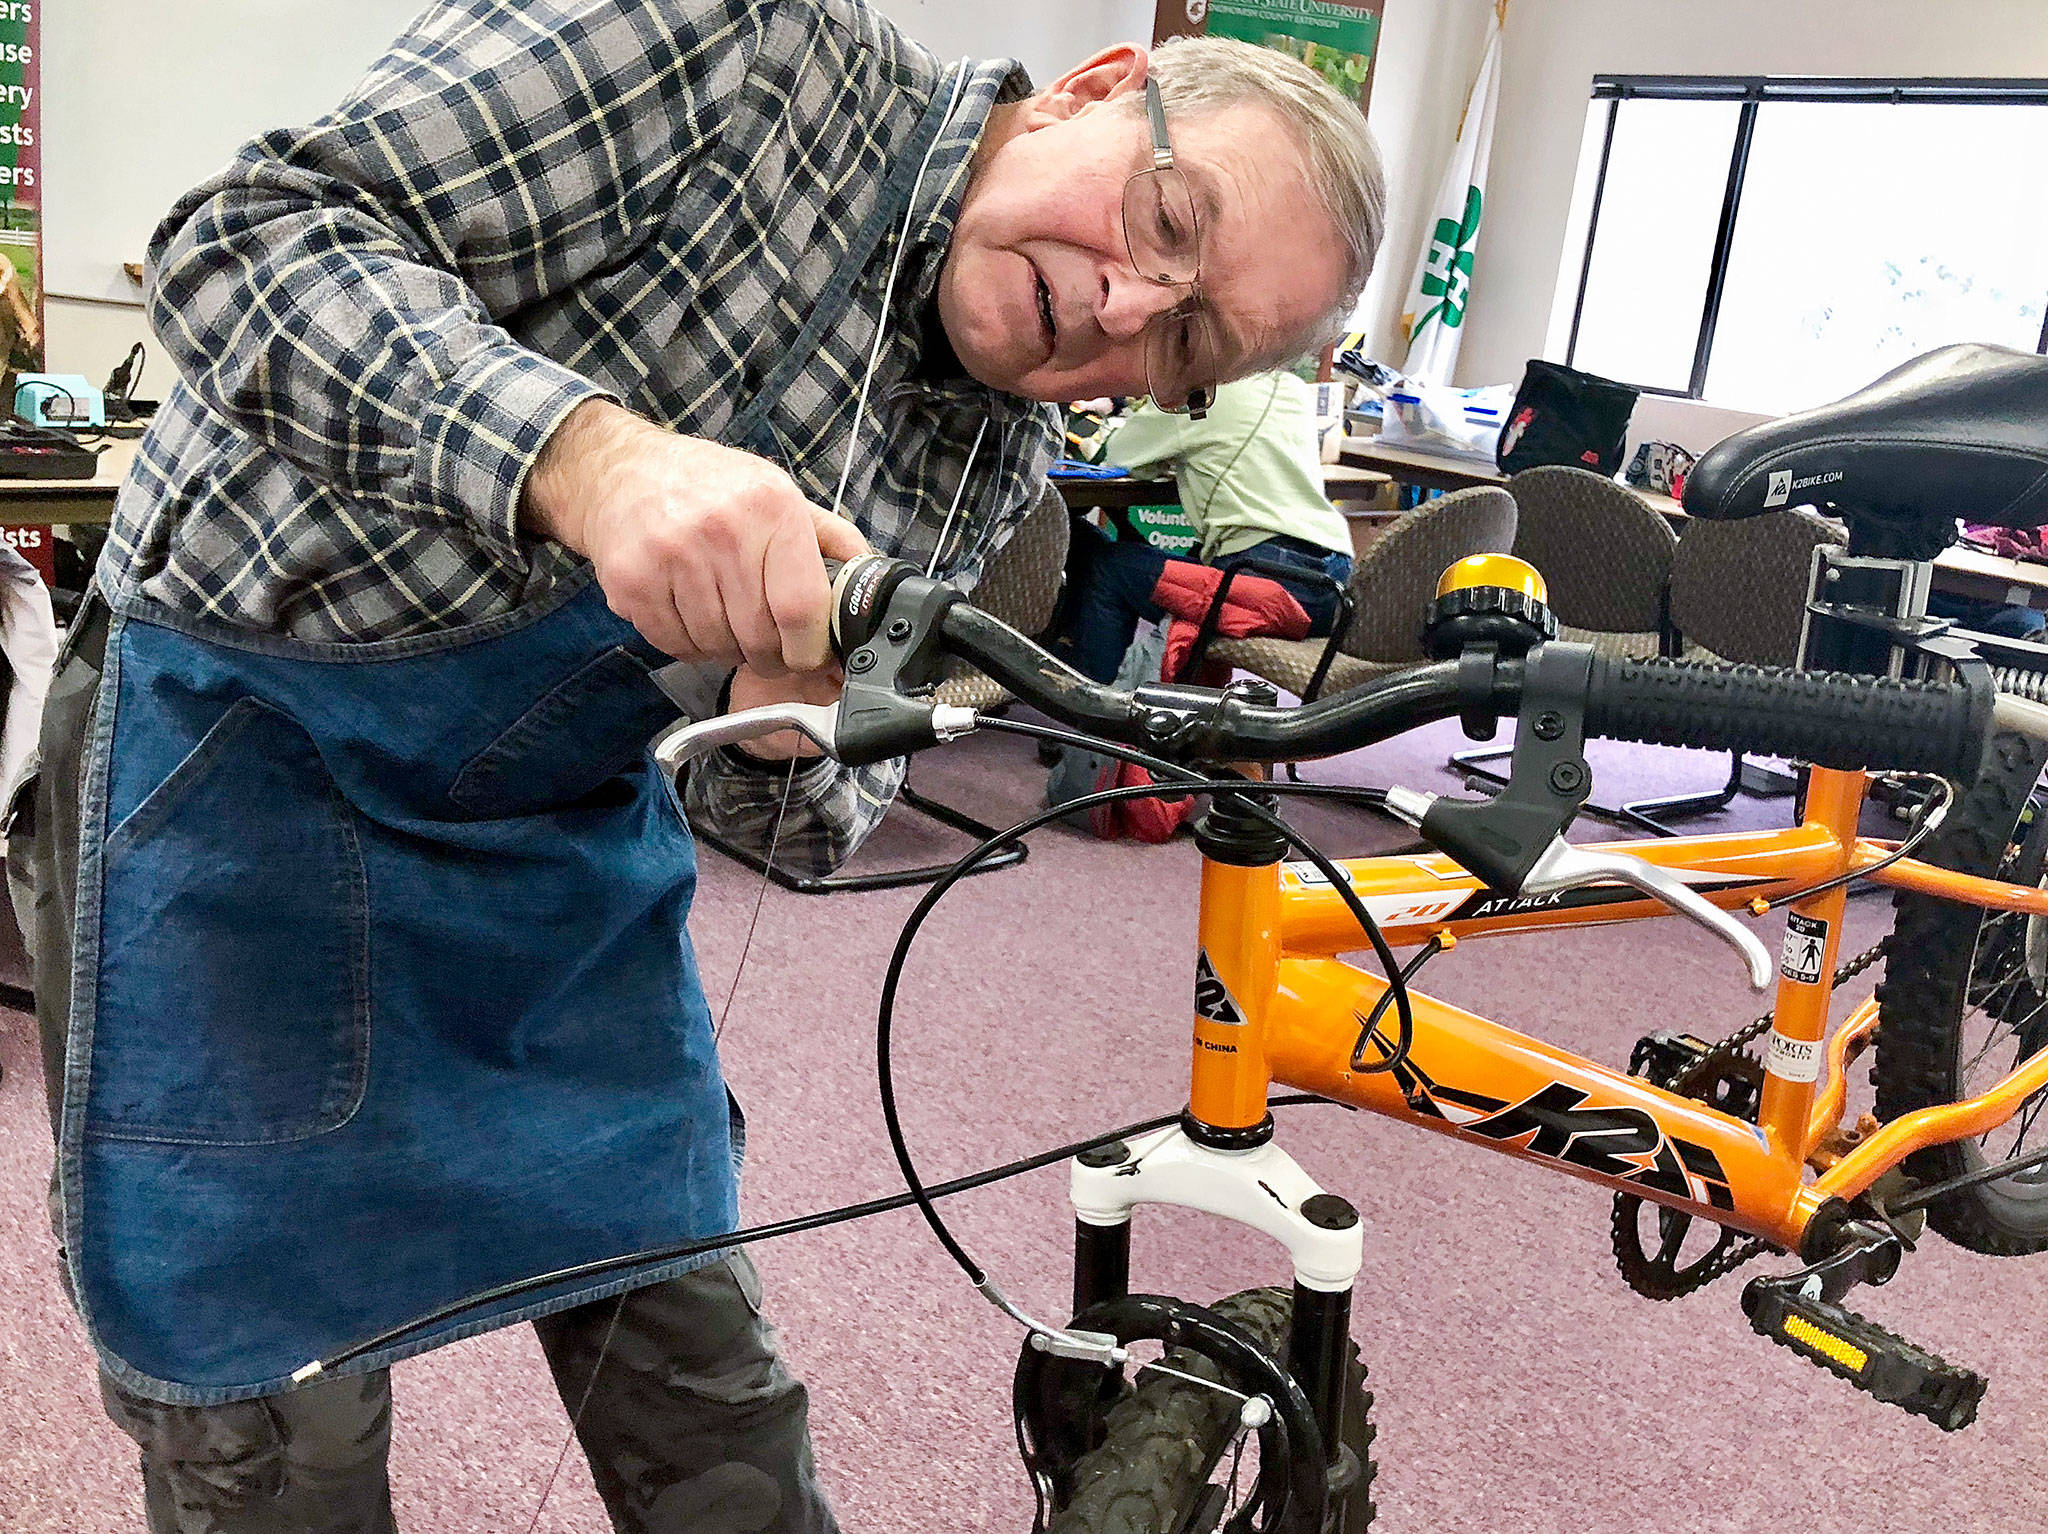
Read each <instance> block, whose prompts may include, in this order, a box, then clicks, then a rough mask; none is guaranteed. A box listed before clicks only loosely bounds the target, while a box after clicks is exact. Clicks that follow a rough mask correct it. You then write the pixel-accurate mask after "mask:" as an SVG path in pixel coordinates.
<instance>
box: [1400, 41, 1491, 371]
mask: <svg viewBox="0 0 2048 1534" xmlns="http://www.w3.org/2000/svg"><path fill="white" fill-rule="evenodd" d="M1499 96H1500V28H1499V26H1498V25H1496V26H1495V27H1494V29H1493V36H1492V37H1491V38H1490V39H1489V40H1488V42H1487V45H1486V58H1485V60H1484V61H1483V62H1482V63H1481V64H1480V66H1479V78H1478V79H1476V80H1474V81H1473V82H1472V95H1471V98H1470V99H1469V100H1468V101H1467V102H1466V103H1465V121H1464V124H1463V125H1462V126H1461V127H1460V128H1459V130H1458V142H1457V145H1456V147H1455V148H1454V149H1453V150H1452V152H1451V163H1450V164H1449V165H1448V166H1446V167H1445V169H1444V179H1443V184H1442V186H1441V187H1439V188H1438V190H1437V194H1436V210H1435V214H1434V216H1433V217H1432V218H1431V220H1430V225H1429V239H1428V243H1427V244H1425V245H1424V246H1423V250H1422V259H1421V261H1419V262H1418V263H1417V264H1416V268H1415V280H1414V281H1413V282H1412V283H1410V284H1409V287H1408V302H1407V303H1406V304H1404V305H1403V306H1402V313H1401V328H1402V329H1403V330H1404V331H1406V332H1407V335H1408V360H1407V361H1406V362H1405V363H1404V364H1403V365H1402V368H1401V371H1402V372H1404V373H1406V374H1407V375H1408V376H1409V377H1410V378H1413V379H1415V380H1417V381H1418V382H1421V383H1439V384H1447V383H1449V382H1450V381H1451V370H1452V369H1453V368H1455V367H1456V366H1457V363H1458V342H1459V341H1460V340H1461V339H1463V337H1464V334H1465V306H1466V304H1467V302H1468V301H1469V300H1470V298H1471V296H1472V260H1473V255H1474V253H1475V252H1476V251H1477V249H1478V246H1479V228H1480V224H1481V222H1482V218H1483V215H1484V213H1485V211H1486V162H1487V159H1488V157H1489V156H1490V154H1491V152H1492V149H1493V109H1494V104H1495V102H1496V101H1497V100H1498V99H1499Z"/></svg>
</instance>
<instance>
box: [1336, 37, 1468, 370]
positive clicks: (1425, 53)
mask: <svg viewBox="0 0 2048 1534" xmlns="http://www.w3.org/2000/svg"><path fill="white" fill-rule="evenodd" d="M1492 21H1493V0H1387V13H1386V19H1385V23H1384V26H1383V27H1382V30H1381V33H1380V51H1379V57H1378V59H1377V60H1376V61H1375V63H1374V66H1373V69H1374V73H1373V84H1372V102H1371V104H1370V106H1369V107H1368V109H1367V112H1366V116H1367V120H1368V121H1370V122H1371V123H1372V129H1373V133H1374V135H1375V136H1376V137H1377V138H1378V139H1379V141H1380V153H1381V154H1382V155H1383V156H1385V158H1386V165H1387V232H1386V238H1385V241H1384V242H1383V243H1382V245H1381V247H1380V257H1379V261H1378V263H1377V264H1376V265H1375V266H1374V267H1373V274H1372V279H1371V281H1369V282H1368V283H1367V284H1366V287H1365V296H1364V298H1363V299H1362V300H1361V301H1360V303H1359V309H1358V315H1359V320H1360V323H1361V325H1362V326H1363V328H1364V329H1365V331H1366V347H1367V350H1368V351H1369V352H1371V354H1372V355H1374V356H1376V357H1379V358H1382V359H1384V360H1387V361H1391V362H1393V363H1395V364H1397V365H1398V364H1399V362H1400V360H1401V357H1402V355H1403V353H1404V352H1405V351H1406V349H1407V347H1406V342H1405V340H1404V338H1403V337H1402V335H1401V306H1402V303H1403V301H1404V300H1405V299H1406V298H1407V296H1408V279H1409V277H1410V276H1411V275H1412V274H1413V273H1414V271H1415V262H1416V258H1417V257H1418V256H1419V255H1420V254H1421V251H1422V243H1423V235H1424V224H1425V222H1426V221H1427V219H1428V217H1429V214H1430V211H1431V205H1432V204H1433V203H1434V202H1435V200H1436V184H1437V181H1438V179H1439V178H1440V177H1441V176H1442V175H1443V170H1444V166H1445V165H1446V164H1447V163H1448V162H1449V160H1450V157H1451V147H1452V145H1453V144H1455V143H1456V142H1457V138H1458V120H1459V118H1460V117H1462V116H1463V115H1464V111H1465V97H1466V94H1467V93H1468V92H1469V91H1470V90H1471V89H1472V77H1473V76H1474V75H1475V74H1477V73H1478V72H1479V59H1480V55H1481V54H1482V53H1484V52H1485V49H1486V38H1487V33H1488V29H1489V27H1490V25H1491V23H1492ZM1468 344H1469V342H1468Z"/></svg>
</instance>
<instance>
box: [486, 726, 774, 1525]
mask: <svg viewBox="0 0 2048 1534" xmlns="http://www.w3.org/2000/svg"><path fill="white" fill-rule="evenodd" d="M796 772H797V763H796V761H795V760H794V759H792V760H791V762H790V764H789V771H788V772H787V773H786V774H785V775H784V776H783V779H782V801H781V803H779V804H778V805H777V806H776V809H775V825H774V829H772V830H771V831H770V832H769V833H768V856H767V859H766V861H765V862H764V863H763V864H762V868H761V883H760V887H759V888H758V889H756V890H755V891H754V910H753V914H752V915H751V916H749V917H748V918H747V933H746V936H745V937H744V938H742V939H741V940H740V957H739V962H738V963H736V964H735V965H733V967H732V984H731V985H730V986H728V987H727V988H726V992H725V1005H724V1006H722V1007H720V1008H719V1009H718V1018H717V1020H716V1021H715V1022H714V1023H713V1024H712V1025H711V1043H712V1046H713V1048H716V1047H717V1044H718V1041H719V1040H720V1039H721V1038H723V1037H724V1035H725V1020H726V1019H727V1018H728V1017H730V1016H731V1015H732V1004H733V999H734V998H735V997H737V996H738V995H739V993H740V976H741V975H743V974H744V973H746V968H747V955H748V954H750V953H752V952H753V950H754V929H755V928H756V927H758V926H760V924H761V906H762V903H763V902H764V901H766V900H767V898H768V883H769V878H768V870H769V869H770V868H773V867H774V866H775V853H776V849H777V848H779V847H780V846H781V845H782V826H783V822H784V821H785V820H787V819H788V817H789V789H790V785H791V784H792V783H794V782H795V781H796ZM632 1293H633V1291H632V1290H631V1289H621V1290H620V1291H619V1297H618V1299H617V1300H615V1301H613V1303H612V1317H611V1320H610V1321H609V1322H608V1323H607V1324H606V1326H605V1329H604V1338H603V1340H602V1341H600V1342H599V1343H598V1345H597V1357H596V1359H595V1360H593V1361H592V1363H591V1365H590V1378H589V1379H587V1380H585V1381H584V1382H583V1394H582V1395H581V1396H579V1397H578V1398H577V1400H576V1409H575V1410H574V1411H573V1412H571V1413H570V1414H569V1430H568V1431H567V1432H566V1433H564V1434H563V1435H562V1447H561V1448H560V1449H558V1450H557V1451H556V1453H555V1463H554V1468H553V1469H551V1470H549V1471H548V1479H547V1484H546V1485H544V1486H542V1487H541V1489H540V1501H539V1502H537V1503H535V1504H534V1509H533V1517H531V1518H530V1519H528V1520H527V1524H526V1531H525V1534H533V1531H534V1530H535V1529H537V1528H539V1527H540V1515H541V1514H542V1513H544V1512H546V1511H547V1506H548V1498H550V1497H552V1496H553V1495H554V1494H555V1482H556V1481H558V1480H560V1479H561V1475H562V1466H563V1465H564V1464H566V1463H567V1462H568V1459H569V1445H571V1444H572V1443H574V1442H575V1441H576V1434H577V1431H578V1430H579V1429H580V1428H581V1427H582V1426H583V1413H584V1411H585V1409H586V1408H588V1407H589V1405H590V1398H591V1397H592V1396H593V1395H595V1394H596V1393H597V1376H598V1371H599V1370H601V1369H603V1368H604V1362H605V1359H606V1357H607V1356H609V1354H610V1353H611V1350H612V1338H613V1337H615V1336H617V1335H618V1330H619V1318H620V1317H621V1316H623V1315H624V1314H625V1313H626V1299H627V1297H628V1296H629V1295H631V1294H632Z"/></svg>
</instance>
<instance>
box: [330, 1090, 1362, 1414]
mask: <svg viewBox="0 0 2048 1534" xmlns="http://www.w3.org/2000/svg"><path fill="white" fill-rule="evenodd" d="M1316 1105H1322V1106H1324V1107H1330V1108H1345V1109H1351V1104H1349V1103H1344V1102H1339V1101H1337V1100H1336V1099H1335V1098H1331V1097H1323V1096H1320V1095H1318V1094H1317V1093H1314V1092H1289V1093H1285V1094H1283V1095H1282V1096H1279V1097H1269V1098H1267V1099H1266V1106H1267V1107H1269V1108H1305V1107H1312V1106H1316ZM1351 1111H1353V1112H1356V1111H1357V1110H1355V1109H1351ZM1179 1122H1180V1114H1179V1113H1177V1112H1175V1113H1162V1114H1160V1115H1159V1116H1158V1117H1156V1118H1149V1119H1140V1120H1139V1121H1138V1122H1137V1123H1135V1124H1126V1125H1124V1126H1123V1127H1122V1128H1121V1129H1111V1130H1107V1131H1105V1132H1103V1133H1101V1134H1098V1135H1092V1136H1090V1137H1089V1138H1088V1139H1086V1140H1076V1141H1074V1142H1073V1143H1072V1144H1071V1145H1062V1146H1059V1147H1057V1148H1055V1149H1053V1150H1048V1151H1039V1152H1037V1153H1036V1154H1035V1155H1030V1156H1025V1157H1022V1158H1020V1159H1018V1160H1016V1161H1009V1162H1005V1163H1004V1164H1003V1165H1001V1166H996V1167H989V1168H986V1169H985V1170H983V1171H979V1172H969V1173H967V1174H965V1175H964V1176H960V1177H955V1178H952V1179H951V1180H950V1181H947V1182H942V1183H938V1184H936V1185H934V1186H933V1187H930V1188H928V1189H926V1190H925V1191H926V1193H927V1194H928V1195H929V1196H930V1197H932V1198H951V1197H953V1195H955V1194H956V1193H971V1192H973V1191H974V1190H975V1189H976V1188H986V1187H988V1186H990V1185H991V1184H993V1183H999V1182H1005V1181H1007V1180H1009V1179H1010V1178H1012V1177H1021V1176H1023V1175H1024V1174H1025V1173H1026V1172H1035V1171H1037V1170H1038V1169H1039V1168H1041V1167H1048V1166H1051V1165H1052V1164H1053V1163H1054V1162H1058V1161H1065V1160H1067V1159H1069V1158H1070V1157H1073V1156H1078V1155H1080V1154H1081V1153H1082V1152H1084V1151H1091V1150H1095V1149H1097V1148H1099V1147H1101V1146H1104V1145H1112V1144H1114V1143H1115V1142H1116V1141H1118V1140H1128V1139H1129V1138H1130V1137H1131V1136H1133V1135H1142V1134H1149V1133H1151V1132H1152V1131H1153V1130H1155V1129H1164V1128H1166V1127H1167V1126H1168V1125H1169V1124H1178V1123H1179ZM915 1202H916V1199H914V1198H913V1197H912V1196H911V1195H910V1194H909V1193H907V1192H905V1193H890V1194H887V1195H885V1196H883V1197H881V1198H871V1199H867V1200H864V1201H863V1202H861V1203H858V1204H842V1205H840V1206H839V1207H838V1208H836V1209H821V1210H818V1211H816V1212H815V1213H812V1214H800V1215H792V1216H791V1217H790V1218H789V1219H786V1220H774V1221H770V1222H769V1223H767V1224H765V1225H748V1226H743V1227H742V1228H740V1229H739V1230H731V1231H726V1232H725V1233H724V1234H722V1235H717V1236H699V1237H697V1238H695V1239H693V1240H690V1241H679V1242H676V1243H675V1244H674V1245H671V1246H657V1247H649V1248H647V1249H645V1250H643V1251H638V1252H624V1253H621V1254H620V1255H618V1256H616V1257H599V1258H596V1259H594V1260H592V1261H590V1262H579V1263H577V1264H575V1265H574V1266H573V1267H567V1268H557V1269H556V1270H555V1271H554V1272H552V1273H541V1274H537V1275H535V1276H534V1277H532V1278H521V1279H515V1280H513V1281H512V1282H510V1283H504V1284H498V1285H496V1286H495V1287H493V1288H490V1289H485V1290H483V1291H481V1292H479V1293H477V1294H473V1295H471V1296H469V1298H467V1299H463V1300H458V1301H456V1302H455V1303H453V1304H451V1305H444V1306H442V1307H441V1308H440V1309H439V1310H434V1311H430V1312H428V1313H427V1314H426V1315H423V1316H421V1317H419V1318H418V1319H416V1320H412V1321H408V1322H406V1323H405V1324H404V1325H402V1326H394V1327H392V1328H390V1329H389V1330H388V1331H383V1332H379V1333H378V1334H377V1335H376V1336H374V1337H371V1338H368V1339H367V1340H365V1341H363V1342H357V1343H351V1344H350V1345H349V1346H348V1347H346V1348H343V1349H342V1350H341V1351H340V1352H338V1353H330V1354H328V1355H327V1356H326V1357H325V1358H322V1359H321V1360H320V1362H319V1365H318V1368H317V1369H314V1370H312V1372H311V1373H308V1374H307V1375H306V1377H307V1378H312V1377H313V1376H314V1375H315V1374H324V1373H327V1372H328V1371H330V1370H334V1369H339V1368H340V1367H342V1365H344V1364H347V1363H351V1362H353V1361H354V1360H356V1359H358V1358H361V1357H362V1356H363V1355H364V1354H366V1353H374V1352H380V1351H382V1350H383V1349H385V1348H388V1347H390V1346H392V1345H393V1344H394V1343H398V1342H402V1341H404V1340H405V1339H406V1338H407V1337H409V1336H411V1335H412V1334H413V1333H415V1332H421V1331H426V1330H428V1329H429V1328H431V1327H436V1326H440V1325H442V1324H444V1323H446V1322H449V1321H453V1320H456V1319H458V1318H459V1317H461V1316H464V1315H466V1314H468V1313H469V1312H470V1311H472V1310H480V1309H482V1308H484V1307H485V1306H487V1305H495V1304H497V1303H498V1302H500V1301H501V1300H509V1299H517V1298H518V1297H519V1296H520V1295H522V1294H530V1293H533V1292H535V1291H537V1290H541V1289H552V1288H554V1287H555V1286H557V1285H559V1284H567V1283H573V1282H575V1281H576V1280H578V1279H584V1278H602V1277H603V1276H604V1275H605V1274H607V1273H616V1272H618V1271H619V1270H620V1269H622V1268H638V1267H646V1266H651V1265H653V1264H655V1263H663V1262H681V1261H682V1260H684V1259H685V1258H689V1257H701V1256H703V1255H704V1254H706V1253H707V1252H722V1251H727V1250H729V1249H731V1248H733V1247H738V1246H751V1245H752V1244H753V1243H755V1242H757V1241H772V1240H775V1239H777V1238H778V1237H782V1236H800V1235H804V1234H806V1233H808V1232H810V1231H814V1230H824V1229H827V1228H828V1227H830V1226H833V1225H846V1224H850V1223H851V1222H853V1221H855V1220H865V1219H870V1218H872V1217H874V1216H875V1215H880V1214H893V1213H894V1212H895V1211H896V1210H898V1209H908V1208H909V1207H910V1206H911V1205H912V1204H914V1203H915Z"/></svg>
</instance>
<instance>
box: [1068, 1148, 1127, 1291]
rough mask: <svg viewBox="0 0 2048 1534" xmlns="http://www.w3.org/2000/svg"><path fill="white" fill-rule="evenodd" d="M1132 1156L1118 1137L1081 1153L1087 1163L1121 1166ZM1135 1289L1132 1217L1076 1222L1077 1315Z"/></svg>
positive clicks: (1075, 1285)
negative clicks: (1099, 1222) (1100, 1222)
mask: <svg viewBox="0 0 2048 1534" xmlns="http://www.w3.org/2000/svg"><path fill="white" fill-rule="evenodd" d="M1130 1159H1131V1148H1130V1147H1129V1146H1128V1145H1126V1144H1124V1142H1123V1141H1121V1140H1117V1141H1115V1142H1113V1143H1111V1144H1109V1145H1098V1146H1096V1147H1095V1148H1094V1149H1093V1150H1085V1151H1083V1152H1081V1156H1080V1160H1081V1164H1082V1165H1083V1166H1091V1167H1111V1166H1121V1165H1123V1163H1124V1162H1126V1161H1128V1160H1130ZM1130 1292H1131V1222H1130V1219H1129V1217H1128V1216H1126V1217H1125V1218H1124V1219H1122V1220H1120V1221H1118V1222H1117V1223H1116V1224H1114V1225H1091V1224H1089V1223H1088V1221H1086V1220H1083V1219H1079V1218H1076V1219H1075V1221H1074V1314H1075V1315H1077V1316H1078V1315H1079V1314H1081V1312H1082V1311H1084V1310H1086V1309H1088V1308H1089V1307H1090V1306H1091V1305H1099V1304H1101V1303H1102V1302H1103V1301H1104V1300H1120V1299H1123V1298H1124V1297H1125V1296H1126V1295H1128V1294H1129V1293H1130Z"/></svg>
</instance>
